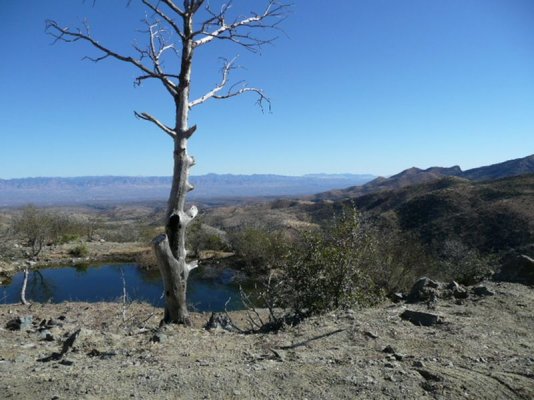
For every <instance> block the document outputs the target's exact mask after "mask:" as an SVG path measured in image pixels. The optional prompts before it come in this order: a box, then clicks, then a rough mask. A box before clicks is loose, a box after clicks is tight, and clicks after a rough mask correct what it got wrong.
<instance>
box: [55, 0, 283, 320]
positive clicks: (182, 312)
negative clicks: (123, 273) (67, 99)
mask: <svg viewBox="0 0 534 400" xmlns="http://www.w3.org/2000/svg"><path fill="white" fill-rule="evenodd" d="M141 3H142V4H143V5H144V6H145V7H146V8H147V9H148V11H149V12H150V13H151V15H152V16H151V17H147V18H145V24H146V28H147V45H146V47H145V48H141V47H139V46H134V51H135V53H134V54H135V55H126V54H121V53H119V52H116V51H114V50H112V49H111V48H109V47H107V46H105V45H103V44H102V43H101V42H100V41H98V40H96V39H95V38H94V37H93V36H92V35H91V33H90V31H89V29H88V27H87V26H86V27H85V29H84V30H81V29H78V30H71V29H69V28H66V27H62V26H60V25H59V24H58V23H57V22H55V21H47V24H46V26H47V31H48V32H49V33H50V34H51V35H52V36H54V37H55V38H56V40H60V41H64V42H86V43H88V44H90V45H91V46H93V47H94V48H96V49H97V50H98V51H99V52H100V54H99V55H98V56H97V57H92V58H89V59H90V60H92V61H95V62H98V61H102V60H105V59H108V58H112V59H115V60H118V61H122V62H124V63H126V64H129V65H130V66H132V67H134V68H135V69H137V70H138V71H139V72H140V75H139V76H138V77H137V78H136V80H135V83H137V84H138V85H139V84H141V83H142V82H144V81H146V80H155V81H158V82H159V83H161V84H162V85H163V87H164V88H165V89H166V91H167V92H168V94H169V95H170V96H171V98H172V101H173V103H174V107H175V122H174V125H173V126H169V125H167V124H165V123H163V122H161V121H160V120H158V119H156V118H155V117H154V116H152V115H150V114H148V113H145V112H141V113H138V112H135V115H136V116H137V117H138V118H140V119H143V120H145V121H149V122H152V123H153V124H155V125H156V126H157V127H158V128H160V129H161V130H162V131H163V132H165V133H166V134H167V135H169V136H170V137H171V138H172V140H173V142H174V149H173V154H174V169H173V179H172V186H171V192H170V196H169V200H168V204H167V213H166V218H165V234H163V235H160V236H158V237H157V238H155V239H154V242H153V243H154V249H155V252H156V256H157V259H158V265H159V268H160V271H161V275H162V278H163V284H164V288H165V316H164V319H163V321H164V322H165V323H170V322H173V323H184V324H190V319H189V314H188V311H187V306H186V291H187V278H188V275H189V272H190V271H191V270H192V269H193V268H195V267H196V266H197V263H196V262H195V261H193V262H189V261H188V260H187V259H186V256H187V254H186V245H185V238H186V230H187V226H188V225H189V224H190V223H191V221H192V220H193V218H195V216H196V215H197V212H198V211H197V209H196V207H194V206H192V207H190V208H189V209H186V207H185V200H186V194H187V192H189V191H191V190H193V186H192V185H191V183H190V182H189V179H188V177H189V169H190V168H191V167H192V166H193V165H194V163H195V161H194V159H193V158H192V157H191V156H190V155H189V154H188V153H187V143H188V140H189V139H190V138H191V136H192V135H193V133H194V132H195V131H196V129H197V126H196V125H193V126H190V124H189V111H190V110H191V109H192V108H193V107H196V106H199V105H201V104H203V103H205V102H206V101H208V100H210V99H229V98H231V97H235V96H239V95H241V94H244V93H254V94H256V95H257V96H258V102H259V104H260V105H262V103H263V102H267V103H269V99H268V98H267V97H266V96H265V94H264V92H263V91H262V90H261V89H258V88H255V87H250V86H247V85H246V84H237V85H236V84H233V85H231V84H230V83H229V82H230V73H231V72H232V71H233V70H234V69H235V68H236V64H235V59H233V60H230V61H226V62H225V63H224V65H223V68H222V74H221V75H222V76H221V80H220V82H219V84H218V85H216V86H215V87H214V88H213V89H212V90H210V91H208V92H207V93H205V94H204V95H203V96H200V97H199V98H197V99H191V96H190V95H191V73H192V71H193V59H194V55H195V52H196V50H197V49H198V48H200V47H203V46H207V45H210V44H211V43H214V42H217V41H225V42H230V43H233V44H236V45H239V46H242V47H244V48H246V49H247V50H251V51H258V50H259V49H260V47H261V46H263V45H264V44H267V43H270V42H271V41H272V39H271V38H265V37H261V35H260V33H261V32H262V31H264V30H265V29H267V28H276V26H277V25H278V23H279V22H280V21H281V20H282V19H283V17H284V14H285V11H286V8H287V7H288V6H287V4H284V3H281V2H280V1H278V0H267V1H266V2H265V3H266V5H265V7H264V8H263V10H262V11H260V12H257V13H256V12H251V13H250V14H249V15H248V16H245V17H232V16H231V15H232V14H231V9H232V6H233V2H232V0H229V1H228V2H226V3H222V4H221V6H220V8H218V9H213V8H212V7H211V6H210V4H209V3H208V2H207V1H205V0H183V2H181V5H179V4H178V2H177V1H176V0H159V1H156V0H154V1H151V0H141ZM170 58H174V60H172V61H173V62H169V63H166V62H165V61H168V60H169V59H170ZM176 58H177V60H176ZM174 61H178V62H174ZM168 65H177V68H176V70H174V71H169V70H167V69H166V66H168Z"/></svg>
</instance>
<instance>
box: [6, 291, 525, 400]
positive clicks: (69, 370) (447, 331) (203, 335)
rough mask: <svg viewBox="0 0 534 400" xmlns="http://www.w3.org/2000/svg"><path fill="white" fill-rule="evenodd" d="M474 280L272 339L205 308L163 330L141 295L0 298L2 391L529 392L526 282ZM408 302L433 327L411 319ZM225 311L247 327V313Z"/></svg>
mask: <svg viewBox="0 0 534 400" xmlns="http://www.w3.org/2000/svg"><path fill="white" fill-rule="evenodd" d="M484 286H485V287H486V289H487V290H481V289H478V290H474V289H470V290H469V291H468V292H467V293H463V292H462V293H459V292H458V293H457V296H456V297H454V296H453V297H451V298H449V299H436V298H431V299H430V300H431V301H429V302H419V303H415V304H407V303H404V302H400V303H396V304H393V303H386V304H383V305H381V306H379V307H374V308H368V309H363V310H349V311H340V312H336V313H330V314H328V315H326V316H321V317H314V318H310V319H308V320H306V321H304V322H302V323H301V324H299V325H297V326H294V327H287V328H285V329H283V330H282V331H280V332H278V333H269V334H242V333H235V332H228V331H225V330H222V329H215V330H211V331H207V330H205V329H204V328H203V325H204V324H205V323H206V321H207V320H208V318H209V315H208V314H194V316H193V320H194V327H193V328H186V327H183V326H169V327H164V328H162V329H159V328H158V322H159V319H160V318H161V315H162V310H159V309H155V308H153V307H151V306H148V305H146V304H137V303H133V304H129V305H122V304H117V303H97V304H88V303H63V304H55V305H54V304H45V305H43V304H34V305H32V306H29V307H28V306H21V305H2V306H0V376H1V377H2V378H1V379H0V397H1V398H3V399H4V398H5V399H36V398H39V399H73V398H76V399H177V398H180V399H287V398H294V399H354V398H358V399H381V398H383V399H425V398H426V399H460V398H461V399H469V398H471V399H532V398H534V311H533V310H534V290H533V289H532V288H529V287H528V286H524V285H520V284H514V283H495V282H485V283H484ZM475 293H478V294H475ZM466 296H467V298H465V299H463V298H461V297H466ZM405 310H412V311H421V312H425V313H431V314H432V315H437V316H439V318H438V319H436V320H440V321H441V322H440V323H435V324H432V325H430V326H420V325H415V324H413V323H412V322H409V321H408V320H403V319H402V318H401V317H400V315H401V314H403V312H404V311H405ZM230 316H231V318H232V319H233V321H234V323H235V324H236V325H238V326H241V327H246V314H245V312H236V313H231V314H230Z"/></svg>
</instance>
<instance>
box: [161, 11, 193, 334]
mask: <svg viewBox="0 0 534 400" xmlns="http://www.w3.org/2000/svg"><path fill="white" fill-rule="evenodd" d="M183 20H184V36H185V40H184V42H183V48H182V58H181V69H180V77H179V85H178V90H177V94H176V96H175V106H176V126H175V129H174V132H175V138H174V171H173V180H172V187H171V193H170V195H169V201H168V204H167V220H166V224H165V232H166V236H165V235H163V236H158V237H157V238H155V239H154V249H155V252H156V257H157V259H158V265H159V269H160V271H161V276H162V279H163V285H164V288H165V316H164V318H163V322H165V323H179V324H186V325H190V324H191V320H190V318H189V312H188V311H187V303H186V293H187V279H188V277H189V272H190V271H191V270H192V269H193V268H195V267H196V266H197V263H196V262H193V263H191V264H188V263H187V259H186V257H187V250H186V247H185V240H186V232H187V226H188V225H189V223H190V222H191V221H192V220H193V218H195V216H196V214H197V209H196V207H195V206H192V207H191V208H190V209H189V210H187V211H185V200H186V195H187V193H188V192H189V191H190V190H193V185H191V184H190V183H189V169H190V168H191V167H192V166H193V165H194V160H193V158H192V157H190V156H189V155H188V154H187V140H188V139H189V137H190V136H191V135H192V134H193V132H194V131H195V129H196V127H193V128H189V127H188V119H189V93H190V84H191V68H192V59H193V40H192V32H193V19H192V15H184V16H183Z"/></svg>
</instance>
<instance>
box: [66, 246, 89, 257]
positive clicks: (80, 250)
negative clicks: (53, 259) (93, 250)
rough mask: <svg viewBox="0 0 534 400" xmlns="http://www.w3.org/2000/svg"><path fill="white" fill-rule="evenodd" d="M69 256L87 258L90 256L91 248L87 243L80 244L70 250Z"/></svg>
mask: <svg viewBox="0 0 534 400" xmlns="http://www.w3.org/2000/svg"><path fill="white" fill-rule="evenodd" d="M69 254H70V255H71V256H73V257H87V256H88V255H89V248H88V247H87V245H86V244H85V243H79V244H77V245H76V246H75V247H73V248H72V249H70V250H69Z"/></svg>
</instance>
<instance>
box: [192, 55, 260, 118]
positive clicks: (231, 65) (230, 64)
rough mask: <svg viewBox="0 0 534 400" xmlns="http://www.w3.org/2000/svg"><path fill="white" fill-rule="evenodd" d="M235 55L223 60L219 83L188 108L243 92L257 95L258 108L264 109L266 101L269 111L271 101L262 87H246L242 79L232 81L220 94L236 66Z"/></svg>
mask: <svg viewBox="0 0 534 400" xmlns="http://www.w3.org/2000/svg"><path fill="white" fill-rule="evenodd" d="M236 59H237V57H236V58H234V59H232V60H230V61H225V63H224V66H223V68H222V78H221V81H220V83H219V84H218V85H217V86H215V88H213V89H212V90H210V91H209V92H208V93H206V94H205V95H204V96H202V97H199V98H198V99H196V100H193V101H191V102H190V103H189V108H193V107H195V106H198V105H200V104H202V103H205V102H206V101H208V100H209V99H216V100H224V99H229V98H231V97H236V96H239V95H241V94H245V93H250V92H252V93H256V94H257V95H258V101H257V104H258V105H259V106H260V108H261V109H262V111H263V109H264V107H263V105H264V103H267V105H268V108H269V111H271V101H270V99H269V98H268V97H267V96H266V95H265V93H264V92H263V90H262V89H259V88H254V87H248V86H247V84H246V83H245V82H243V81H240V82H237V83H234V84H233V85H232V86H231V87H230V88H229V89H228V91H227V92H226V94H220V93H221V91H222V90H223V89H224V88H225V87H226V85H227V84H228V77H229V75H230V72H231V71H232V70H234V69H236V68H237V66H236V65H235V61H236Z"/></svg>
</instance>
